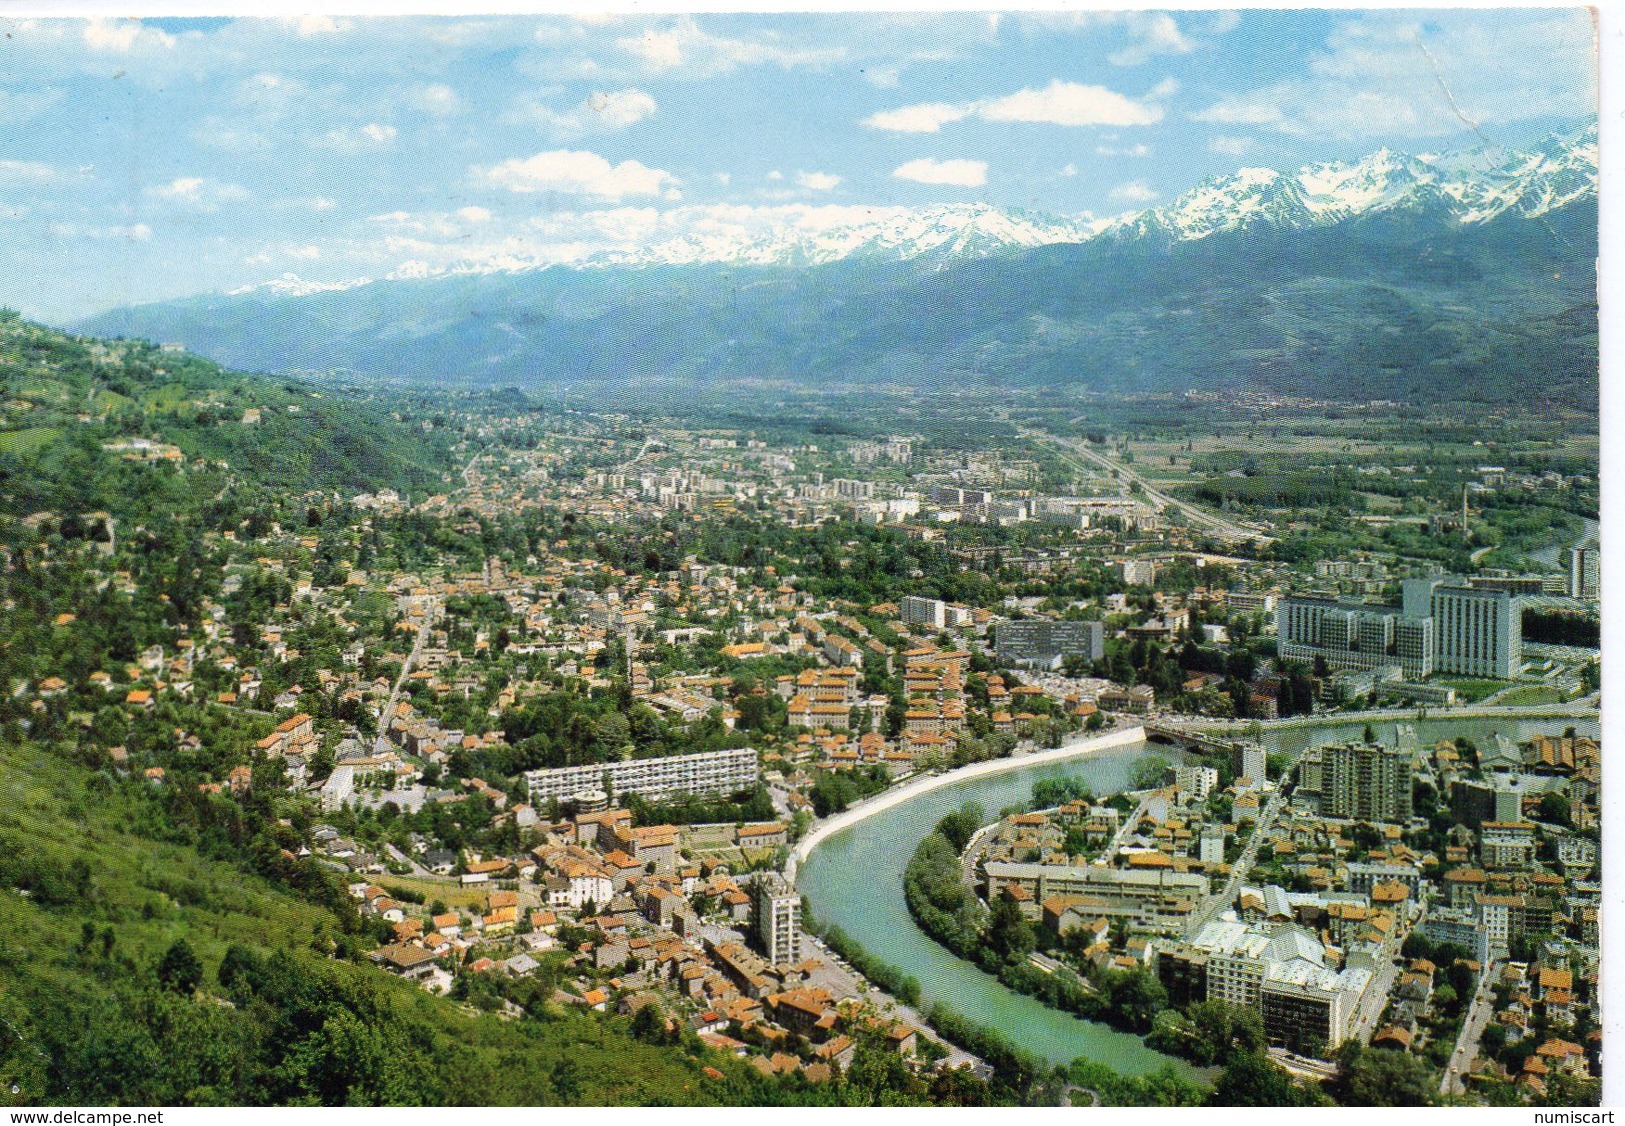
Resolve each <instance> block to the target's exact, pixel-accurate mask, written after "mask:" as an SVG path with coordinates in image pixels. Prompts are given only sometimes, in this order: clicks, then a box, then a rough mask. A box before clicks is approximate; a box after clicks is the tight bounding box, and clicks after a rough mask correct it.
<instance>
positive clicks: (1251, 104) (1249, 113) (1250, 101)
mask: <svg viewBox="0 0 1625 1126" xmlns="http://www.w3.org/2000/svg"><path fill="white" fill-rule="evenodd" d="M1191 120H1193V121H1206V122H1210V123H1212V124H1214V125H1278V124H1280V123H1281V122H1283V121H1284V120H1285V115H1284V114H1283V113H1282V112H1281V107H1280V106H1278V105H1275V104H1273V103H1271V102H1268V101H1265V100H1264V99H1263V98H1262V97H1261V96H1259V95H1252V96H1247V97H1228V98H1221V99H1219V100H1218V101H1217V102H1214V103H1213V104H1212V105H1211V106H1209V107H1208V108H1207V109H1204V110H1200V111H1199V112H1197V113H1193V114H1191Z"/></svg>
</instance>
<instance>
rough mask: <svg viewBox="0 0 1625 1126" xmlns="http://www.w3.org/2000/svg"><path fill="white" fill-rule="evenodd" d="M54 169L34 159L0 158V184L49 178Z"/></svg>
mask: <svg viewBox="0 0 1625 1126" xmlns="http://www.w3.org/2000/svg"><path fill="white" fill-rule="evenodd" d="M55 175H56V169H54V168H52V167H51V166H50V165H49V164H41V163H39V162H38V161H35V160H0V184H18V183H26V182H30V181H32V182H36V183H37V182H38V181H40V180H49V179H51V178H52V177H54V176H55Z"/></svg>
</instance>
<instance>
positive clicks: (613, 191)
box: [474, 149, 678, 199]
mask: <svg viewBox="0 0 1625 1126" xmlns="http://www.w3.org/2000/svg"><path fill="white" fill-rule="evenodd" d="M474 174H475V176H476V178H477V179H479V180H481V181H483V182H484V183H486V184H488V185H490V186H491V187H497V188H506V189H508V190H509V191H512V192H561V193H564V194H567V195H587V196H600V197H602V198H604V199H623V198H625V197H627V196H663V197H665V198H667V199H671V198H675V197H676V195H677V191H676V187H677V183H678V181H677V178H676V177H675V176H673V175H672V174H671V173H670V172H667V171H665V170H664V169H660V168H649V167H647V166H646V165H643V164H640V163H639V162H638V161H635V160H623V161H621V163H619V164H610V162H609V161H607V160H605V159H604V158H603V157H601V156H599V155H598V154H597V153H594V152H576V151H573V150H570V149H558V150H555V151H553V152H542V153H537V154H536V155H535V156H530V157H515V158H513V159H512V160H505V161H502V162H501V163H500V164H494V165H491V166H490V167H488V168H476V169H474Z"/></svg>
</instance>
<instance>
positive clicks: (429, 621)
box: [372, 600, 439, 752]
mask: <svg viewBox="0 0 1625 1126" xmlns="http://www.w3.org/2000/svg"><path fill="white" fill-rule="evenodd" d="M438 605H439V603H438V600H431V602H430V604H429V606H428V607H427V608H426V610H425V613H424V615H423V624H422V625H421V626H419V627H418V635H417V639H416V640H415V641H413V642H412V651H411V652H410V653H408V654H407V655H406V660H404V661H402V662H401V674H400V675H399V676H397V677H396V678H395V688H394V690H393V691H392V692H390V694H389V702H388V703H387V704H385V705H384V710H383V712H382V713H381V714H380V715H379V718H378V736H377V738H375V739H374V740H373V743H372V749H373V750H374V751H380V752H381V751H385V750H388V749H389V739H388V738H387V736H388V735H389V725H390V723H391V722H393V721H394V719H395V706H396V705H397V704H398V703H399V702H400V698H401V689H402V688H403V687H405V685H406V677H407V674H408V673H410V672H411V671H412V665H413V664H414V663H415V662H416V661H417V659H418V655H419V654H421V653H422V652H423V643H424V642H425V641H427V640H428V637H429V628H430V627H431V626H432V625H433V624H434V619H435V613H436V610H437V609H438Z"/></svg>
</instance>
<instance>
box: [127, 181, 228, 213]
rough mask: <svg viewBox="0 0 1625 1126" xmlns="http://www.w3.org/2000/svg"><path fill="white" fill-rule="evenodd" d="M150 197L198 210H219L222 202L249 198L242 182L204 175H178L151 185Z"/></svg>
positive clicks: (148, 189)
mask: <svg viewBox="0 0 1625 1126" xmlns="http://www.w3.org/2000/svg"><path fill="white" fill-rule="evenodd" d="M144 194H145V195H146V196H147V198H148V199H154V200H158V201H160V202H163V203H173V204H180V205H182V206H185V207H190V208H193V209H195V210H198V211H218V210H219V208H220V205H221V204H222V203H240V202H242V201H243V200H245V199H247V198H248V189H247V188H244V187H243V186H242V185H241V184H228V183H222V182H221V181H219V180H211V179H208V178H207V177H204V176H177V177H176V178H175V179H173V180H171V181H170V182H169V183H167V184H159V185H157V186H155V187H150V188H147V189H146V190H145V193H144Z"/></svg>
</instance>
